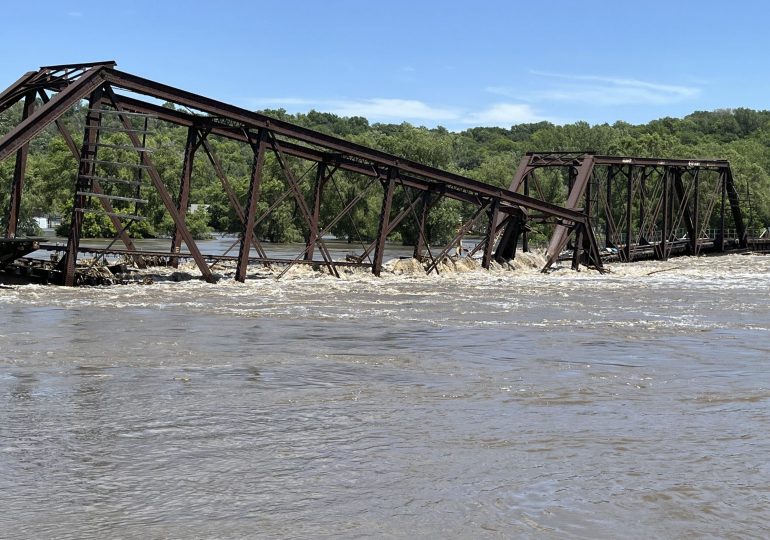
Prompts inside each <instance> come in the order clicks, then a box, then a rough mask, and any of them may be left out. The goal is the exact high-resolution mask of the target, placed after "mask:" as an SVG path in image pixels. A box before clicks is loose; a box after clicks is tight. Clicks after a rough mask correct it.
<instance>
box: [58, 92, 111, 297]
mask: <svg viewBox="0 0 770 540" xmlns="http://www.w3.org/2000/svg"><path fill="white" fill-rule="evenodd" d="M102 94H103V90H102V89H101V88H97V89H96V90H95V91H94V92H93V93H92V94H91V96H90V97H89V99H88V115H87V117H86V126H85V132H84V134H83V149H82V150H81V151H80V156H81V159H80V166H79V169H78V178H77V182H76V184H75V195H74V202H73V204H72V218H71V221H70V231H69V236H68V238H67V251H66V254H65V255H64V259H63V260H62V274H63V277H62V280H63V284H64V285H65V286H67V287H72V286H73V285H75V278H76V272H77V259H78V249H79V248H80V234H81V232H82V231H81V229H82V227H83V218H84V215H85V214H84V211H85V206H86V200H87V198H86V197H85V196H84V195H83V194H82V193H83V191H86V190H87V189H89V187H90V182H89V181H88V180H87V178H88V177H89V176H93V168H94V161H95V160H96V152H97V149H98V147H97V144H98V142H99V126H100V125H101V122H102V115H101V114H100V113H99V112H98V111H97V110H96V108H97V106H98V104H99V103H100V102H101V100H102Z"/></svg>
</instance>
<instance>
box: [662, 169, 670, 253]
mask: <svg viewBox="0 0 770 540" xmlns="http://www.w3.org/2000/svg"><path fill="white" fill-rule="evenodd" d="M670 184H671V169H670V168H669V167H666V172H665V174H664V175H663V195H662V196H663V229H662V231H661V233H660V256H659V258H660V259H661V260H663V261H665V260H668V248H667V247H666V246H667V245H668V236H669V234H670V228H671V221H670V216H669V214H670V213H671V191H672V190H671V185H670Z"/></svg>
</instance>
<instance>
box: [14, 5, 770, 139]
mask: <svg viewBox="0 0 770 540" xmlns="http://www.w3.org/2000/svg"><path fill="white" fill-rule="evenodd" d="M0 20H2V28H3V42H4V45H5V50H6V52H5V54H4V55H3V56H4V58H3V62H2V64H1V65H0V86H3V87H4V86H6V85H8V84H10V83H11V82H13V81H14V80H16V79H17V78H18V77H19V76H20V75H21V74H22V73H23V72H25V71H28V70H30V69H34V68H36V67H38V66H40V65H46V64H57V63H73V62H79V61H94V60H103V59H114V60H116V61H117V62H118V68H119V69H122V70H125V71H129V72H132V73H135V74H137V75H142V76H145V77H149V78H153V79H156V80H159V81H161V82H164V83H166V84H171V85H173V86H178V87H181V88H184V89H186V90H190V91H193V92H197V93H201V94H205V95H207V96H210V97H213V98H216V99H220V100H223V101H228V102H231V103H234V104H237V105H240V106H243V107H246V108H249V109H263V108H285V109H286V110H288V111H289V112H305V111H308V110H310V109H316V110H319V111H326V112H334V113H337V114H340V115H345V116H351V115H361V116H366V117H367V118H369V119H370V120H371V121H373V122H375V121H379V122H395V123H400V122H403V121H408V122H411V123H413V124H415V125H425V126H429V127H433V126H436V125H442V126H444V127H447V128H448V129H452V130H461V129H465V128H467V127H472V126H477V125H484V126H491V125H494V126H502V127H510V126H511V125H512V124H518V123H522V122H537V121H540V120H549V121H552V122H555V123H559V124H562V123H570V122H575V121H578V120H585V121H588V122H590V123H592V124H596V123H604V122H609V123H612V122H615V121H617V120H624V121H628V122H631V123H644V122H648V121H650V120H652V119H655V118H660V117H663V116H684V115H686V114H689V113H690V112H693V111H695V110H713V109H718V108H734V107H750V108H755V109H766V108H768V102H769V101H770V69H768V68H769V67H770V66H769V64H770V61H768V56H767V55H768V52H769V51H770V38H769V37H768V34H770V2H762V1H743V2H741V1H735V2H716V1H711V0H702V1H699V2H695V1H690V2H687V1H676V0H670V1H667V2H664V1H658V0H650V1H641V0H639V1H622V0H615V1H599V0H582V1H575V2H569V1H566V0H564V1H555V0H554V1H548V0H542V1H539V2H532V1H530V2H520V1H513V0H511V1H507V2H506V1H491V0H473V1H467V2H460V1H452V0H446V1H443V2H440V1H428V0H424V1H419V0H411V1H404V0H387V1H380V2H375V1H371V0H369V1H367V0H361V1H358V2H354V1H351V0H323V1H321V0H319V1H310V0H307V1H299V0H297V1H292V0H283V1H276V0H263V1H256V0H255V1H251V2H249V1H231V2H225V1H222V2H217V1H216V0H210V1H197V0H188V1H186V2H172V1H162V0H155V1H154V2H148V1H145V0H140V1H125V2H90V1H89V2H78V1H69V2H65V1H56V2H54V1H49V0H42V1H40V0H39V1H37V2H35V3H34V8H30V7H26V6H25V5H24V4H23V3H20V2H17V3H14V4H9V5H8V6H5V8H4V10H3V14H2V15H0Z"/></svg>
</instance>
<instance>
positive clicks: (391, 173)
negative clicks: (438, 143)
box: [372, 167, 398, 276]
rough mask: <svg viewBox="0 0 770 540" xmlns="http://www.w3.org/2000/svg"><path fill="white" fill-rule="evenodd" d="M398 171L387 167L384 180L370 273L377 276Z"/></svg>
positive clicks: (386, 234) (380, 265) (380, 268)
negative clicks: (383, 191)
mask: <svg viewBox="0 0 770 540" xmlns="http://www.w3.org/2000/svg"><path fill="white" fill-rule="evenodd" d="M397 175H398V171H397V170H396V169H395V168H394V167H390V168H389V169H388V178H387V179H386V180H385V183H384V189H385V193H384V194H383V198H382V210H381V211H380V225H379V227H378V229H377V244H376V245H375V247H374V261H373V265H372V273H373V274H374V275H375V276H379V275H380V273H381V272H382V259H383V256H384V251H385V239H386V237H387V236H388V223H389V221H390V209H391V207H392V205H393V191H394V190H395V187H396V176H397Z"/></svg>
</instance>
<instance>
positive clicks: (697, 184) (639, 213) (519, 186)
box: [498, 152, 748, 270]
mask: <svg viewBox="0 0 770 540" xmlns="http://www.w3.org/2000/svg"><path fill="white" fill-rule="evenodd" d="M554 169H555V170H561V171H566V175H565V176H566V178H567V189H568V195H567V200H566V204H565V206H566V207H567V208H570V209H578V208H580V209H581V210H583V211H585V213H586V214H587V215H588V216H589V221H590V222H591V223H592V224H593V225H594V227H595V228H597V229H601V230H602V232H603V236H604V240H605V247H606V248H610V249H614V250H617V253H618V257H619V258H620V260H622V261H632V260H634V258H638V257H641V256H653V257H656V258H658V259H667V258H668V257H669V256H671V255H672V254H679V253H684V254H688V255H698V254H700V253H701V252H702V251H703V250H717V251H725V249H727V248H729V247H739V248H746V247H747V244H748V235H747V230H746V227H745V225H744V221H743V214H742V211H741V207H740V204H739V200H738V192H737V189H736V186H735V181H734V179H733V174H732V170H731V168H730V163H729V162H728V161H725V160H700V159H697V160H696V159H660V158H639V157H618V156H600V155H595V154H594V153H585V152H561V153H539V152H529V153H527V154H526V155H525V156H524V157H523V158H522V160H521V162H520V163H519V167H518V169H517V171H516V174H515V175H514V178H513V181H512V182H511V185H510V190H511V191H523V192H524V193H525V194H529V192H530V191H531V190H532V189H535V190H536V192H537V195H538V197H539V198H540V199H541V200H546V197H545V196H544V195H543V191H542V189H541V188H540V185H539V182H538V179H537V173H538V171H544V170H554ZM728 201H729V207H730V215H729V216H728V214H727V203H728ZM717 205H718V207H719V211H718V218H717V223H716V226H714V227H711V226H710V225H711V223H712V221H713V217H714V211H715V210H716V207H717ZM728 219H730V220H731V221H732V223H727V220H728ZM729 225H732V227H730V226H729ZM679 229H683V230H684V232H685V234H684V235H682V234H678V230H679ZM568 232H569V230H568V229H567V228H566V227H564V226H563V225H557V226H556V227H555V228H554V232H553V234H552V236H551V240H550V242H549V244H548V249H547V259H548V262H547V264H546V267H545V270H547V269H548V268H549V267H550V266H551V265H552V264H553V263H554V262H555V261H556V259H557V258H558V256H559V254H560V252H561V250H562V249H564V247H565V246H566V244H567V236H568ZM582 248H583V246H581V245H580V242H579V241H578V242H576V243H575V248H574V249H575V253H576V255H575V256H576V257H577V256H578V255H577V252H578V251H579V250H581V249H582ZM498 249H500V248H498Z"/></svg>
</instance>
